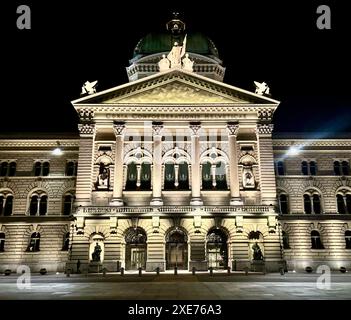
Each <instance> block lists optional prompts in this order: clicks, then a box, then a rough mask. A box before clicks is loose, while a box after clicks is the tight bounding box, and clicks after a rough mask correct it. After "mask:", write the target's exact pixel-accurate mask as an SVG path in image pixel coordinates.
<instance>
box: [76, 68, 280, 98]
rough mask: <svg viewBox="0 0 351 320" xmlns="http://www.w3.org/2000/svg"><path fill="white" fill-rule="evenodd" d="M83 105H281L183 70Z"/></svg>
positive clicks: (116, 89) (132, 84)
mask: <svg viewBox="0 0 351 320" xmlns="http://www.w3.org/2000/svg"><path fill="white" fill-rule="evenodd" d="M72 103H73V104H74V105H76V104H77V105H78V104H79V105H82V104H108V105H111V104H112V105H113V104H160V103H161V104H162V103H164V104H207V103H210V104H240V105H242V104H279V101H276V100H273V99H270V98H267V97H263V96H259V95H257V94H254V93H252V92H249V91H246V90H243V89H240V88H237V87H234V86H230V85H228V84H225V83H222V82H219V81H216V80H212V79H209V78H206V77H203V76H200V75H198V74H195V73H190V72H185V71H183V70H172V69H171V70H170V71H167V72H162V73H161V72H160V73H157V74H155V75H152V76H149V77H145V78H142V79H140V80H137V81H134V82H130V83H127V84H124V85H121V86H118V87H114V88H111V89H108V90H105V91H102V92H98V93H95V94H92V95H89V96H86V97H83V98H80V99H77V100H75V101H72Z"/></svg>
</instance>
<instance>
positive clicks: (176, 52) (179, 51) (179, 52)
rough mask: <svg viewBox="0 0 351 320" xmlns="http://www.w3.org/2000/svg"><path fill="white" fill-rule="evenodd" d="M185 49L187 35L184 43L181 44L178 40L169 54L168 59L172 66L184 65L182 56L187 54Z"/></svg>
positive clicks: (179, 66)
mask: <svg viewBox="0 0 351 320" xmlns="http://www.w3.org/2000/svg"><path fill="white" fill-rule="evenodd" d="M185 49H186V35H185V37H184V40H183V45H182V46H179V44H178V42H175V43H174V46H173V48H172V50H171V51H170V53H169V54H168V55H167V58H168V60H169V61H170V62H171V68H181V67H182V58H183V57H184V55H185Z"/></svg>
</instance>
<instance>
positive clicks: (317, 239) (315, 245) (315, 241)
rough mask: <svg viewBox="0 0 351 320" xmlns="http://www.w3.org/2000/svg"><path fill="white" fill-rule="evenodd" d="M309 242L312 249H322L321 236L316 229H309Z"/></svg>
mask: <svg viewBox="0 0 351 320" xmlns="http://www.w3.org/2000/svg"><path fill="white" fill-rule="evenodd" d="M311 244H312V246H311V248H312V249H324V246H323V243H322V240H321V236H320V234H319V232H318V231H317V230H312V231H311Z"/></svg>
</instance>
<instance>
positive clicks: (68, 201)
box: [63, 194, 74, 216]
mask: <svg viewBox="0 0 351 320" xmlns="http://www.w3.org/2000/svg"><path fill="white" fill-rule="evenodd" d="M73 203H74V195H73V194H66V195H65V196H64V197H63V215H65V216H69V215H70V214H72V210H73Z"/></svg>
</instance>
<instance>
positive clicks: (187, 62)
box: [182, 53, 194, 72]
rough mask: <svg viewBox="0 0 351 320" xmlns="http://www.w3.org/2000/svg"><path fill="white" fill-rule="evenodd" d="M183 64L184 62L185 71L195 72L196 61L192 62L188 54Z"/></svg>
mask: <svg viewBox="0 0 351 320" xmlns="http://www.w3.org/2000/svg"><path fill="white" fill-rule="evenodd" d="M182 62H183V69H184V70H185V71H189V72H193V65H194V61H191V60H190V59H189V54H188V53H186V54H185V58H184V59H183V60H182Z"/></svg>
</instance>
